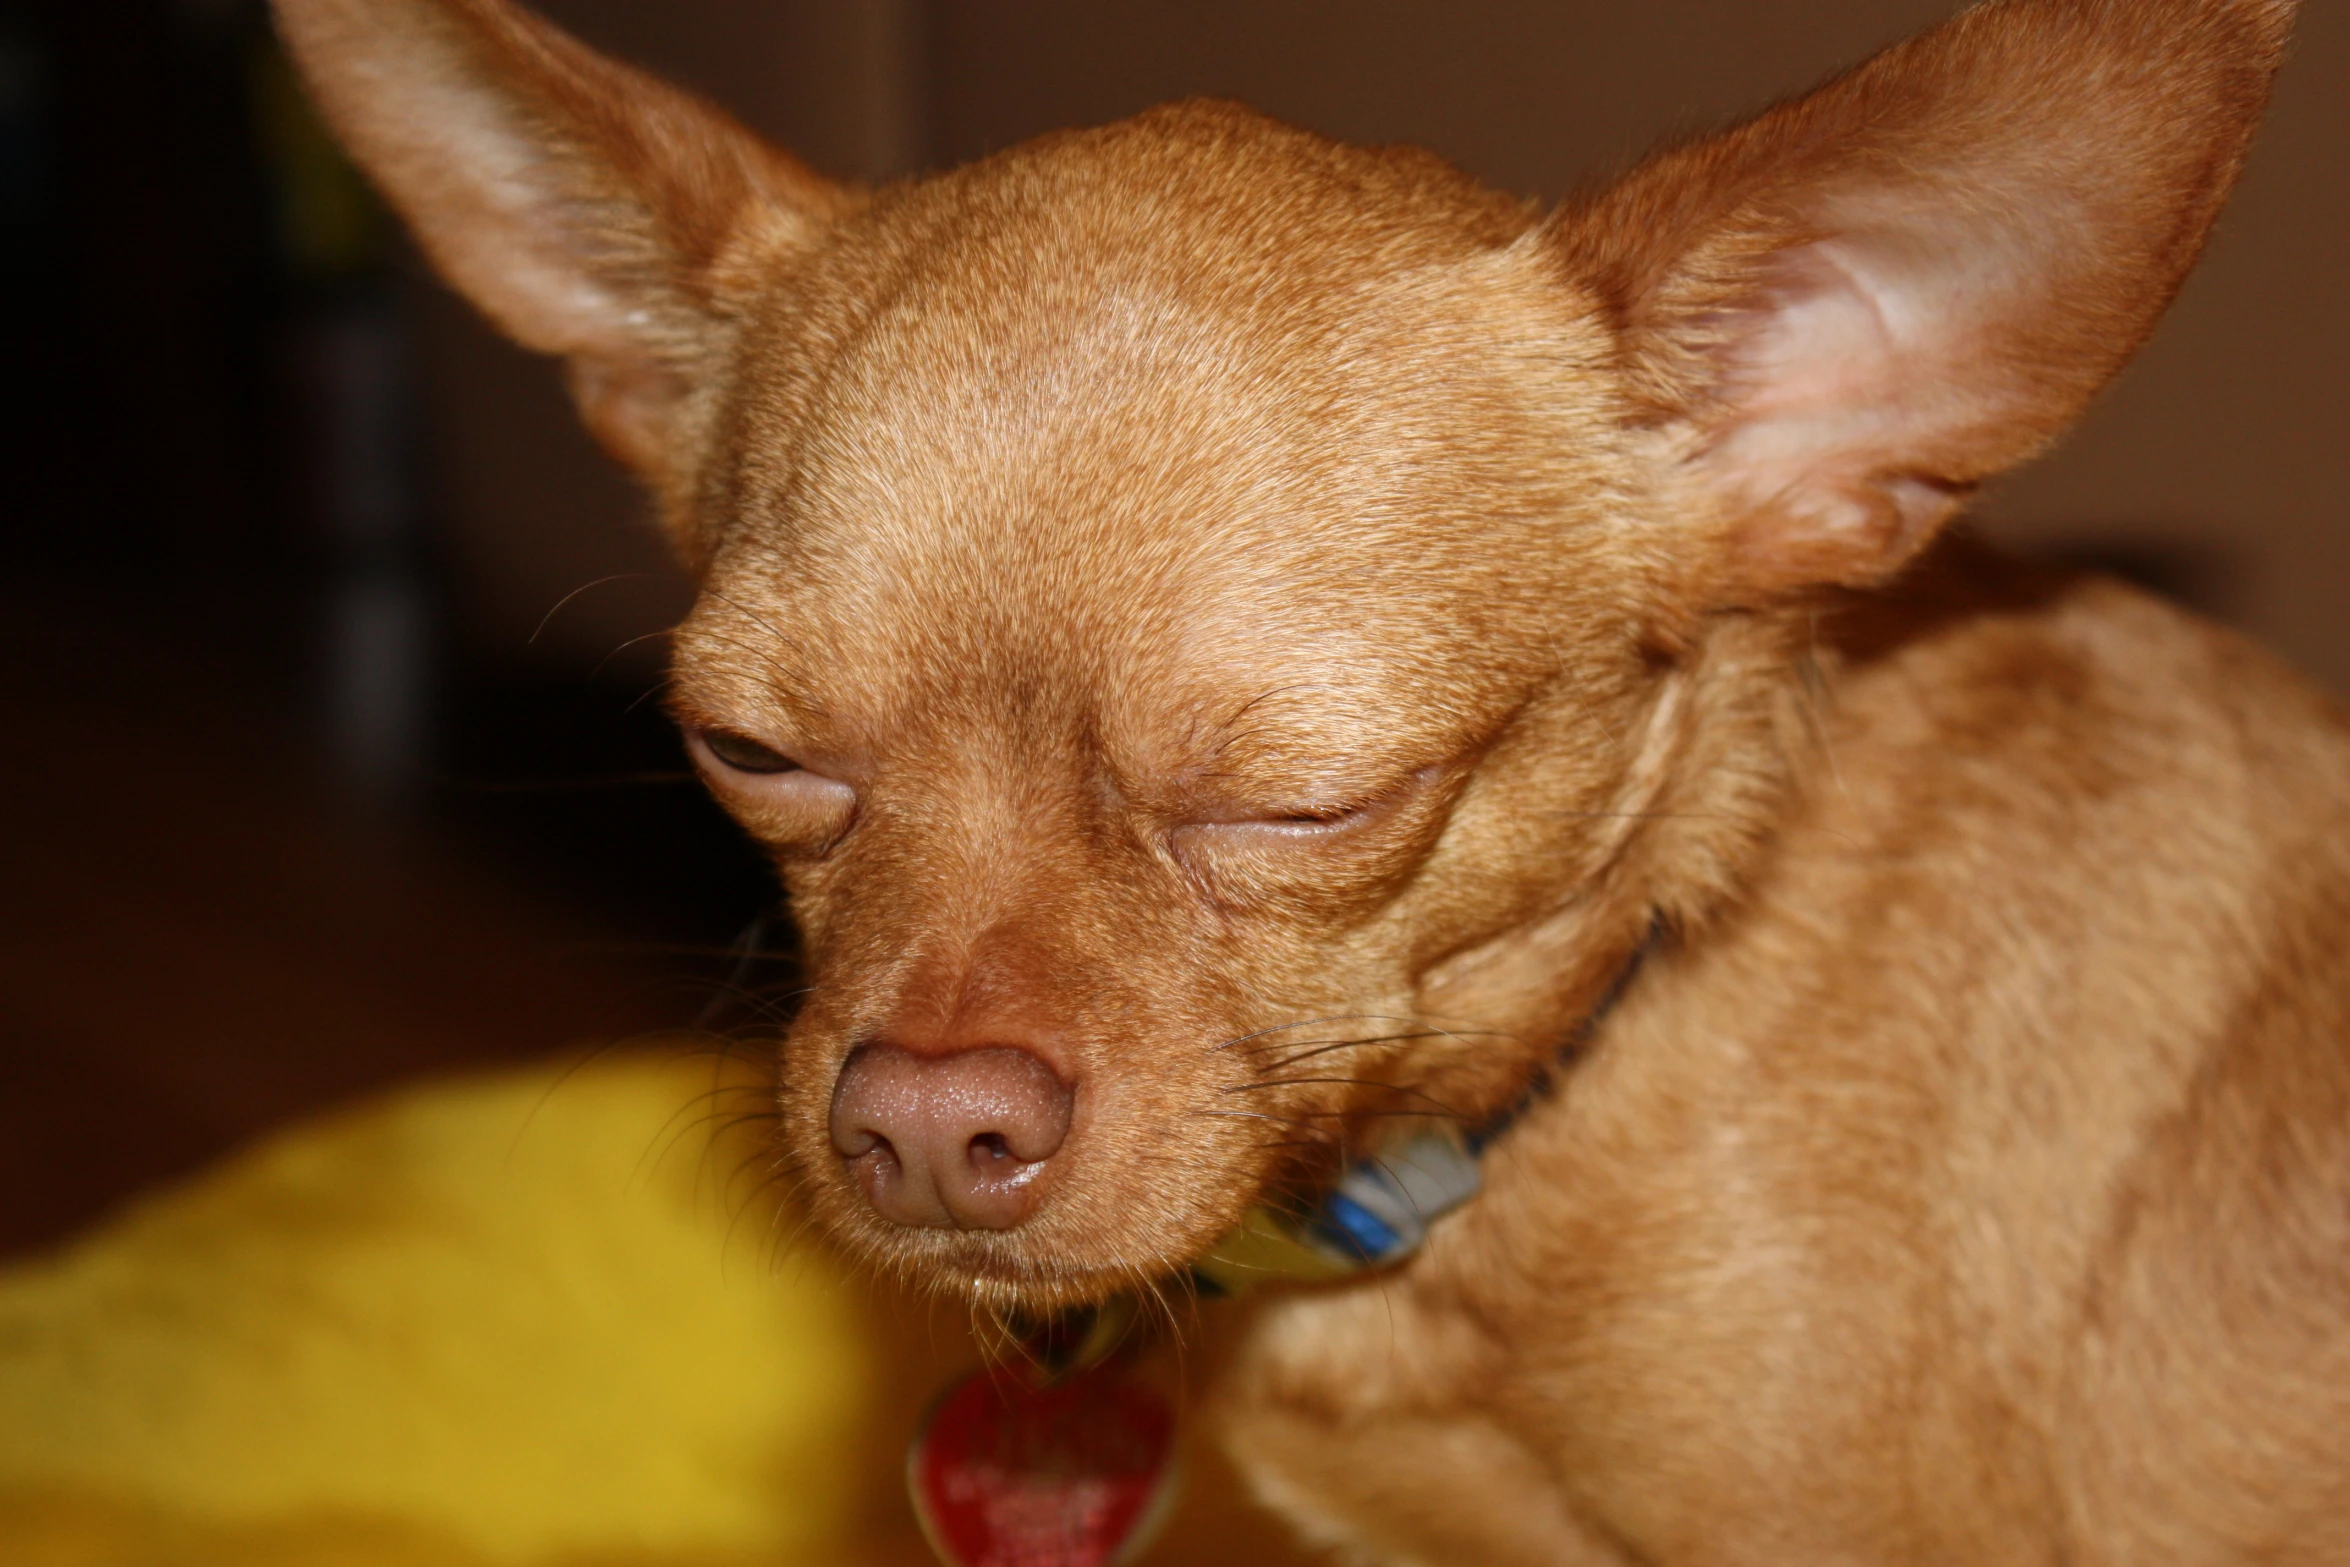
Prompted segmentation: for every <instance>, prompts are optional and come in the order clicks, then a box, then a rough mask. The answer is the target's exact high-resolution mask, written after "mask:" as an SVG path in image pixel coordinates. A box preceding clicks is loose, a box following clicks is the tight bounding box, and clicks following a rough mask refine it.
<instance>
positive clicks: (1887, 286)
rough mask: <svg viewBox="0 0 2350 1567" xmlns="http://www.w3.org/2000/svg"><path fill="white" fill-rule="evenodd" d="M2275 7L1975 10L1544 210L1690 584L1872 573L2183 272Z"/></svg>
mask: <svg viewBox="0 0 2350 1567" xmlns="http://www.w3.org/2000/svg"><path fill="white" fill-rule="evenodd" d="M2293 11H2294V3H2293V0H1984V3H1982V4H1979V5H1975V6H1972V7H1970V8H1969V9H1967V10H1966V11H1964V12H1962V13H1961V14H1960V15H1959V16H1958V17H1957V18H1955V19H1954V20H1952V21H1950V22H1947V23H1945V24H1944V25H1943V26H1941V27H1938V28H1936V29H1934V30H1933V31H1931V32H1928V33H1925V34H1923V35H1921V36H1919V37H1917V38H1914V39H1911V40H1910V41H1909V42H1907V43H1904V44H1900V45H1897V46H1895V47H1894V48H1892V49H1889V50H1886V51H1885V52H1884V53H1883V54H1880V55H1878V56H1877V57H1876V58H1875V59H1873V60H1871V61H1869V62H1868V63H1867V64H1865V65H1863V66H1861V67H1859V68H1858V69H1857V70H1854V71H1851V72H1848V73H1847V74H1845V75H1844V76H1842V77H1839V78H1838V79H1836V80H1835V81H1832V82H1830V83H1828V84H1827V85H1825V86H1823V87H1821V88H1819V89H1818V90H1816V91H1814V92H1812V93H1810V94H1807V95H1806V96H1804V97H1801V98H1797V99H1794V100H1791V101H1789V102H1787V103H1783V104H1781V105H1779V106H1778V107H1776V108H1774V109H1770V110H1767V111H1766V112H1764V113H1763V114H1761V115H1759V116H1757V117H1756V118H1754V119H1752V120H1749V121H1748V122H1747V123H1746V124H1744V125H1741V126H1738V127H1736V128H1735V129H1733V130H1730V131H1727V132H1725V133H1723V134H1721V135H1718V136H1713V137H1708V138H1705V139H1703V140H1700V141H1695V142H1691V143H1688V144H1686V145H1684V146H1680V147H1676V148H1672V149H1669V150H1667V151H1665V152H1663V153H1660V154H1658V155H1657V156H1655V157H1652V158H1650V159H1649V160H1648V161H1647V162H1645V163H1643V164H1642V165H1640V166H1639V167H1638V168H1636V169H1634V170H1633V171H1632V172H1631V173H1630V174H1629V175H1628V176H1626V177H1625V178H1624V179H1623V180H1621V181H1619V182H1618V183H1617V184H1615V185H1614V186H1612V187H1610V188H1608V189H1607V190H1605V191H1602V192H1600V193H1598V194H1597V195H1596V196H1595V197H1593V198H1592V199H1590V200H1588V201H1586V202H1584V203H1581V204H1579V205H1577V206H1574V207H1570V208H1568V209H1567V210H1565V211H1564V212H1562V213H1561V215H1560V217H1559V219H1558V221H1557V223H1556V224H1555V225H1554V227H1553V230H1552V232H1551V235H1550V238H1551V240H1552V242H1553V243H1554V245H1555V253H1556V254H1557V255H1558V256H1559V257H1560V258H1562V259H1563V260H1565V261H1566V262H1567V264H1568V265H1569V267H1570V268H1571V269H1572V271H1573V272H1574V274H1575V275H1576V276H1577V277H1578V278H1580V279H1581V280H1582V281H1583V282H1584V284H1585V285H1586V286H1587V287H1589V288H1590V289H1591V290H1592V291H1593V293H1594V294H1595V295H1596V296H1597V297H1598V298H1599V299H1600V300H1601V301H1602V302H1603V307H1604V308H1605V309H1606V310H1607V311H1608V313H1609V314H1610V316H1611V317H1612V318H1613V321H1614V324H1615V325H1616V326H1617V328H1618V329H1619V333H1620V341H1621V343H1622V345H1623V362H1624V364H1625V366H1626V368H1627V370H1628V371H1629V372H1630V374H1629V376H1628V377H1627V384H1628V385H1629V386H1630V387H1631V388H1632V389H1633V391H1634V393H1635V396H1636V399H1637V401H1638V405H1639V406H1638V417H1639V418H1640V419H1642V421H1643V422H1645V423H1646V424H1648V425H1649V426H1650V427H1651V428H1652V429H1655V430H1657V431H1660V432H1663V433H1665V434H1666V435H1668V436H1669V437H1670V438H1671V440H1672V442H1673V443H1674V444H1675V446H1676V447H1677V450H1678V458H1677V460H1675V461H1674V462H1673V463H1672V464H1671V468H1670V471H1671V474H1672V477H1673V482H1674V483H1675V484H1676V485H1677V486H1678V489H1677V493H1676V500H1677V501H1678V502H1680V503H1681V507H1682V510H1683V512H1684V513H1685V514H1686V515H1687V516H1688V517H1690V518H1691V519H1694V522H1693V526H1695V527H1697V528H1710V529H1712V530H1713V535H1712V538H1711V540H1710V541H1709V547H1700V548H1698V549H1695V550H1692V551H1691V553H1692V555H1693V556H1707V557H1710V564H1711V568H1712V574H1713V579H1714V580H1713V581H1712V582H1711V583H1709V585H1708V589H1709V591H1711V592H1712V593H1714V594H1715V595H1716V596H1717V597H1718V598H1720V599H1723V600H1728V601H1731V602H1746V603H1752V602H1757V601H1768V600H1771V599H1774V598H1777V597H1779V596H1781V595H1784V594H1788V593H1800V592H1803V591H1807V590H1809V589H1811V588H1813V587H1815V586H1817V585H1819V584H1823V583H1840V584H1844V585H1847V586H1854V587H1860V586H1867V585H1869V584H1872V583H1876V582H1881V581H1883V580H1884V579H1885V578H1886V577H1888V576H1890V575H1891V574H1892V573H1893V572H1895V571H1897V570H1899V569H1900V568H1901V567H1902V565H1903V564H1904V563H1905V562H1907V561H1908V560H1910V559H1911V558H1912V557H1914V556H1915V555H1916V554H1917V552H1918V551H1919V550H1920V549H1922V548H1923V547H1924V545H1925V543H1926V542H1927V540H1929V539H1930V538H1931V537H1932V536H1933V534H1934V532H1935V530H1936V529H1938V528H1939V527H1940V526H1941V525H1942V524H1943V523H1944V521H1946V520H1947V519H1948V518H1949V517H1950V516H1951V514H1952V513H1953V512H1955V511H1956V510H1957V509H1958V507H1959V506H1960V505H1961V503H1962V502H1964V500H1965V499H1966V498H1967V497H1968V496H1969V495H1970V494H1971V493H1973V491H1974V490H1975V488H1976V487H1977V486H1979V485H1981V484H1982V483H1984V482H1985V481H1986V480H1988V479H1990V478H1992V477H1994V476H1996V475H1997V474H1999V473H2001V472H2003V471H2005V470H2007V469H2009V468H2011V467H2013V466H2014V465H2015V464H2017V463H2019V462H2021V461H2023V460H2024V459H2026V458H2028V457H2030V456H2032V455H2033V454H2034V453H2036V452H2038V451H2039V450H2041V449H2042V448H2043V447H2045V446H2046V445H2047V444H2048V442H2049V441H2051V440H2052V439H2053V438H2054V437H2055V436H2056V435H2057V434H2058V433H2059V432H2060V431H2062V430H2063V429H2064V427H2065V426H2066V425H2068V424H2069V423H2071V421H2072V420H2073V419H2074V417H2075V416H2077V415H2078V414H2079V413H2080V411H2081V408H2082V407H2083V405H2084V404H2086V403H2087V402H2088V400H2089V399H2090V397H2091V396H2093V395H2094V394H2095V393H2096V392H2097V390H2098V389H2099V388H2100V387H2101V386H2103V385H2104V384H2105V383H2106V381H2107V380H2109V379H2110V378H2111V377H2112V375H2113V374H2114V372H2115V371H2117V370H2118V369H2119V368H2120V367H2121V365H2122V363H2123V361H2124V360H2126V359H2128V357H2129V356H2130V354H2131V353H2132V352H2133V351H2134V350H2135V349H2136V348H2137V347H2138V345H2139V344H2140V343H2142V342H2144V341H2145V339H2146V335H2147V333H2148V332H2150V331H2151V330H2152V329H2153V326H2154V323H2155V320H2156V318H2157V317H2158V316H2159V315H2160V314H2161V313H2162V309H2163V307H2164V306H2165V305H2166V304H2168V303H2169V301H2170V298H2171V295H2172V293H2173V292H2174V291H2175V290H2176V289H2177V288H2178V286H2179V283H2180V281H2181V280H2182V279H2183V278H2184V277H2185V276H2186V274H2187V269H2188V268H2189V267H2190V266H2192V265H2193V264H2194V261H2195V257H2196V254H2197V253H2198V252H2199V251H2200V250H2201V249H2202V246H2203V240H2204V236H2205V235H2206V234H2207V233H2209V232H2210V229H2211V224H2212V220H2213V218H2214V217H2215V216H2216V215H2217V213H2218V211H2219V208H2220V203H2221V202H2222V201H2224V200H2225V199H2226V196H2227V193H2228V187H2229V186H2230V185H2231V184H2232V183H2233V182H2234V180H2235V176H2236V170H2237V168H2238V166H2239V165H2240V164H2241V162H2242V160H2243V156H2244V148H2245V145H2246V143H2247V141H2248V140H2249V139H2250V137H2251V134H2252V130H2253V127H2254V125H2255V124H2256V123H2257V122H2258V121H2259V118H2260V111H2261V107H2262V105H2263V104H2264V103H2265V102H2266V100H2267V96H2268V86H2269V79H2270V77H2271V75H2272V74H2273V73H2274V72H2275V70H2276V67H2277V62H2278V60H2279V58H2280V57H2281V56H2282V54H2283V52H2284V46H2285V37H2286V33H2287V31H2288V29H2289V28H2290V26H2291V23H2292V19H2293Z"/></svg>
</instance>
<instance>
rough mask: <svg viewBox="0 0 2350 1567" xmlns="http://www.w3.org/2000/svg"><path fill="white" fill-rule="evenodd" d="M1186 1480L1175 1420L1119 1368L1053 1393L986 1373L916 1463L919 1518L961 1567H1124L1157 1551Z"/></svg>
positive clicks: (925, 1433)
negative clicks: (1180, 1473)
mask: <svg viewBox="0 0 2350 1567" xmlns="http://www.w3.org/2000/svg"><path fill="white" fill-rule="evenodd" d="M1174 1481H1175V1416H1174V1412H1173V1411H1172V1410H1170V1409H1169V1408H1168V1407H1167V1402H1166V1400H1165V1399H1163V1398H1161V1397H1160V1396H1159V1395H1158V1394H1157V1393H1156V1392H1154V1391H1153V1390H1152V1389H1150V1388H1149V1387H1147V1386H1145V1385H1143V1384H1142V1383H1140V1382H1137V1381H1135V1380H1133V1379H1132V1378H1130V1377H1127V1376H1124V1375H1122V1374H1120V1373H1119V1372H1117V1371H1116V1370H1113V1369H1108V1368H1104V1369H1101V1370H1095V1371H1088V1372H1084V1373H1081V1374H1079V1375H1077V1376H1073V1377H1070V1378H1068V1379H1066V1380H1065V1381H1060V1382H1052V1383H1049V1384H1048V1383H1046V1382H1044V1381H1043V1379H1042V1378H1040V1377H1039V1376H1037V1375H1036V1374H1035V1373H1033V1372H1030V1371H1028V1370H1025V1369H1023V1368H1018V1367H1010V1366H1000V1367H996V1368H994V1369H992V1370H988V1371H982V1372H980V1373H979V1374H977V1375H976V1376H973V1377H970V1378H968V1379H966V1380H965V1381H964V1382H962V1383H961V1384H960V1385H958V1386H957V1387H956V1388H955V1389H954V1390H953V1391H951V1392H950V1393H948V1394H947V1396H946V1397H945V1398H943V1399H941V1400H940V1401H939V1404H938V1407H937V1408H936V1409H934V1410H932V1411H931V1414H930V1419H929V1421H928V1422H927V1423H925V1424H924V1426H923V1428H922V1431H921V1433H920V1434H919V1435H917V1436H916V1437H915V1438H914V1446H913V1450H912V1451H911V1452H909V1453H908V1454H907V1455H906V1482H907V1488H908V1489H909V1490H911V1491H912V1492H913V1495H914V1512H915V1515H916V1516H917V1517H919V1518H920V1519H921V1520H922V1531H923V1533H925V1534H926V1535H928V1536H929V1537H930V1543H931V1546H932V1548H933V1549H935V1550H936V1551H937V1552H938V1554H939V1556H940V1557H941V1558H943V1559H944V1560H945V1561H946V1562H947V1563H949V1567H1116V1564H1117V1563H1120V1562H1125V1561H1130V1560H1132V1559H1133V1557H1134V1555H1135V1554H1136V1553H1137V1552H1139V1551H1140V1550H1141V1549H1142V1548H1143V1546H1144V1545H1146V1544H1148V1543H1149V1541H1150V1536H1151V1535H1152V1534H1153V1533H1154V1532H1155V1531H1156V1529H1157V1527H1158V1525H1159V1523H1160V1521H1161V1520H1162V1519H1163V1518H1164V1517H1165V1515H1166V1512H1167V1508H1168V1504H1169V1502H1170V1501H1172V1500H1173V1497H1174V1493H1175V1483H1174Z"/></svg>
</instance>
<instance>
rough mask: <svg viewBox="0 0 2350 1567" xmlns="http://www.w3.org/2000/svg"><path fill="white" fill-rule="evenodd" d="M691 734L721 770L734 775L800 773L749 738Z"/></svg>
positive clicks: (712, 732) (778, 753) (717, 731)
mask: <svg viewBox="0 0 2350 1567" xmlns="http://www.w3.org/2000/svg"><path fill="white" fill-rule="evenodd" d="M690 733H691V735H692V738H693V739H694V740H697V741H699V742H700V744H701V748H702V749H703V750H704V751H706V752H708V753H709V754H710V756H711V757H712V758H714V759H715V760H716V761H717V762H718V763H719V764H720V765H721V766H724V767H728V768H731V769H733V770H734V771H735V772H738V773H754V774H766V773H789V772H797V771H798V770H799V766H800V764H799V763H797V762H795V761H793V760H792V759H791V758H790V757H788V756H786V755H784V754H783V753H782V752H781V751H778V750H776V749H775V748H774V747H773V746H771V745H765V744H762V743H761V742H759V741H757V740H754V739H752V738H751V737H750V736H749V735H740V734H736V733H735V732H734V731H733V730H731V729H695V730H692V731H690Z"/></svg>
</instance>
